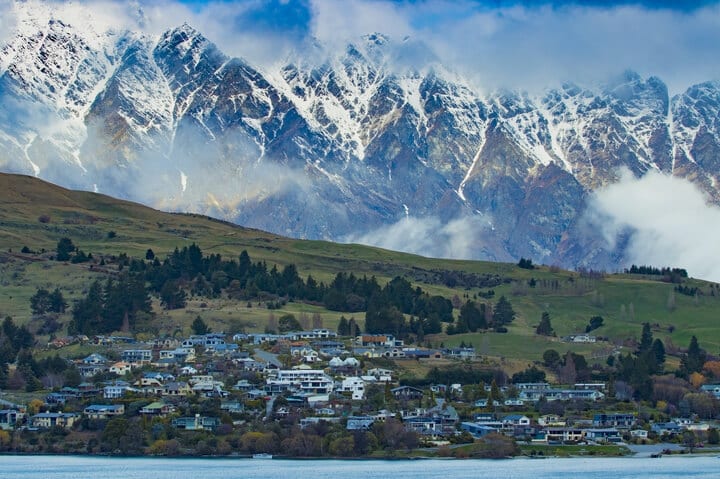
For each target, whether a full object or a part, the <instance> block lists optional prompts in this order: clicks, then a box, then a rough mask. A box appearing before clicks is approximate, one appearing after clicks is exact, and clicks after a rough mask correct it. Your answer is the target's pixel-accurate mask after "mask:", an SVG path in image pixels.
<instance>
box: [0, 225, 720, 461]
mask: <svg viewBox="0 0 720 479" xmlns="http://www.w3.org/2000/svg"><path fill="white" fill-rule="evenodd" d="M20 254H21V255H23V258H25V257H27V258H30V259H31V260H40V258H44V257H43V256H42V255H45V256H48V255H52V257H49V256H48V258H44V259H43V261H56V262H65V263H71V264H73V263H74V264H88V266H87V269H84V270H82V271H87V272H88V273H90V272H92V274H94V275H95V276H94V277H95V278H102V279H103V280H104V282H101V281H100V280H99V279H95V281H93V282H92V283H91V284H89V285H88V284H87V283H85V285H84V286H83V288H82V289H81V292H79V293H78V292H77V291H76V292H75V293H74V295H75V298H74V301H73V305H72V312H71V313H69V309H70V308H69V306H68V302H67V301H66V299H65V297H64V295H63V291H61V290H60V289H59V288H56V289H55V290H54V291H50V290H49V289H46V288H43V287H38V288H37V289H36V291H35V293H34V294H32V296H31V297H30V298H29V303H30V304H29V306H30V310H31V311H32V318H31V321H29V322H26V323H23V324H20V323H18V324H16V322H15V321H14V320H13V318H12V317H10V316H7V317H5V319H4V320H3V321H2V324H1V326H0V451H1V452H14V453H74V454H114V455H115V454H116V455H164V456H206V455H217V456H252V455H256V454H265V455H278V456H287V457H408V456H412V455H425V456H447V457H508V456H514V455H519V454H525V455H529V456H538V455H540V456H544V455H547V454H560V453H562V452H561V451H570V452H569V453H570V454H579V453H585V454H614V455H617V454H624V453H627V452H628V451H629V450H630V449H629V448H628V446H631V445H635V444H662V445H663V449H665V450H666V451H667V452H668V453H669V452H672V451H673V450H680V451H694V450H697V449H698V448H700V447H702V448H703V450H706V451H707V450H713V447H711V446H715V445H718V444H719V443H720V435H719V434H718V422H717V420H718V417H719V416H720V361H719V360H718V358H716V357H714V356H712V355H711V354H709V353H708V352H707V351H705V350H704V349H703V348H702V347H701V346H700V342H699V341H698V338H696V337H695V336H693V337H692V339H691V341H690V344H689V346H688V347H687V348H682V349H681V348H679V347H677V346H674V345H672V344H671V343H670V341H668V342H667V343H668V344H667V346H666V345H665V343H663V341H662V340H661V339H660V338H659V337H654V332H655V331H657V326H654V325H651V324H649V323H643V324H642V329H641V331H638V333H639V339H637V340H635V339H632V341H629V342H628V343H627V344H624V345H622V347H616V348H611V349H610V350H609V352H606V353H605V355H604V356H597V355H595V356H592V357H590V356H588V357H586V356H585V355H583V354H580V353H578V352H575V351H574V350H573V349H572V348H570V346H572V345H577V344H590V345H594V344H595V343H596V342H605V343H607V339H606V338H602V337H599V336H595V334H596V332H597V331H598V330H601V328H602V327H603V325H604V319H603V318H602V317H601V316H593V317H592V318H590V320H589V322H588V324H587V325H583V329H584V332H582V331H578V333H577V334H573V335H569V336H565V337H562V338H560V337H557V335H556V334H555V331H554V328H553V325H552V323H551V317H550V314H549V313H547V312H544V313H543V314H542V317H541V319H540V322H539V324H538V325H537V327H536V328H535V330H534V331H533V332H532V333H531V334H534V335H535V336H537V337H543V338H552V339H551V340H549V341H547V342H546V343H543V344H548V345H552V346H555V349H547V350H545V351H544V353H542V359H541V360H534V361H528V363H526V366H524V369H522V367H521V368H519V369H518V368H517V367H511V365H510V364H508V363H506V362H504V360H503V358H498V357H490V356H489V355H487V354H486V351H484V348H483V347H482V346H481V347H480V350H479V351H478V350H476V348H475V347H474V346H473V345H472V344H467V343H465V342H464V341H461V342H460V343H459V344H456V345H454V346H452V347H445V345H444V344H443V343H442V342H440V341H437V342H434V343H433V342H432V341H431V340H429V339H428V338H432V339H433V340H434V339H435V338H437V337H438V334H439V333H440V334H443V335H441V336H440V337H441V338H450V337H451V336H452V335H455V334H459V335H462V334H466V333H476V334H478V337H481V338H488V337H491V336H492V337H502V336H503V335H506V333H507V332H508V326H510V325H512V323H513V322H514V320H515V316H516V313H515V312H514V310H513V305H512V304H511V301H510V300H509V299H507V298H506V297H505V296H504V295H500V297H499V298H498V299H497V300H495V301H494V304H492V303H490V302H489V301H485V300H488V299H489V298H493V297H494V295H495V293H494V290H493V289H492V288H494V287H500V285H503V284H507V283H509V282H512V281H511V280H508V279H507V278H503V277H501V276H498V275H480V274H466V275H463V274H459V273H458V274H456V275H454V276H453V277H452V278H445V281H447V280H448V279H452V281H453V282H454V283H457V282H461V283H463V284H465V283H466V284H473V285H474V287H476V288H478V287H482V288H483V290H482V292H481V293H475V294H473V296H472V297H470V295H469V294H468V295H466V297H465V298H464V299H465V301H464V303H463V301H462V300H461V299H460V298H453V300H450V299H447V298H446V297H443V296H441V295H432V294H430V293H428V292H427V291H423V290H422V289H421V288H420V287H419V286H413V284H412V283H411V282H410V281H409V280H408V279H406V278H403V277H399V276H398V277H395V278H394V279H392V280H390V281H388V282H387V283H386V284H385V285H381V284H380V282H379V281H378V280H377V279H376V278H375V277H370V278H368V277H366V276H363V277H356V276H354V275H353V274H352V273H345V272H340V273H337V274H336V276H335V278H334V279H333V280H332V281H331V282H329V283H327V284H326V283H324V282H322V281H317V280H315V279H313V278H312V276H311V275H308V276H307V278H306V279H303V278H301V277H300V275H299V273H298V271H297V268H296V267H295V266H294V265H286V266H285V267H284V268H283V269H279V268H278V267H276V266H272V267H268V265H267V264H265V263H264V262H256V263H253V262H252V261H251V259H250V257H249V255H248V254H247V252H246V251H243V252H242V253H241V254H240V255H239V257H238V259H230V260H226V259H223V258H221V257H220V256H219V255H208V256H206V255H203V253H202V251H201V250H200V248H199V247H197V246H196V245H194V244H193V245H192V246H189V247H188V246H186V247H184V248H183V249H177V248H176V249H175V251H174V252H172V253H171V254H170V255H169V256H168V257H167V258H166V259H165V260H164V261H160V260H159V259H158V258H157V257H155V255H154V253H153V252H152V250H150V249H148V251H147V254H146V255H145V258H144V259H137V258H131V257H128V256H127V255H123V254H120V255H117V256H112V257H110V256H107V257H106V256H100V255H96V256H95V257H93V256H92V255H91V254H85V253H84V252H83V251H82V250H80V249H79V248H78V247H77V246H75V245H74V244H73V243H72V241H71V240H70V239H69V238H63V239H61V240H60V241H59V242H58V246H57V249H56V251H55V252H40V253H38V252H33V251H31V250H30V249H29V248H27V247H24V248H23V250H22V252H21V253H20ZM519 266H520V267H521V268H524V269H532V268H534V266H533V265H532V263H531V262H530V261H529V260H524V259H523V260H521V264H520V265H519ZM443 274H444V273H443ZM645 274H655V271H654V270H652V271H649V272H645ZM657 274H658V275H663V277H664V276H668V278H669V279H670V280H672V274H675V275H676V276H677V277H678V278H680V280H682V278H683V277H685V276H686V273H684V271H681V270H677V271H676V270H667V271H665V270H657ZM89 277H90V278H92V277H93V276H92V275H91V276H89ZM570 279H572V280H573V281H572V283H573V284H572V286H571V287H572V288H577V287H578V285H579V284H580V283H581V281H580V280H577V281H575V279H574V278H573V277H570V278H569V279H568V281H569V280H570ZM86 281H87V280H86ZM523 281H525V280H523ZM587 281H595V279H588V280H587ZM533 283H536V284H533ZM580 286H582V284H580ZM527 287H529V288H536V287H537V288H548V290H557V289H560V288H563V287H564V286H563V285H562V284H560V281H559V280H558V279H542V280H539V281H537V282H536V280H535V279H534V277H532V276H531V277H529V279H527ZM711 292H712V293H713V295H714V292H715V287H714V286H713V288H712V290H711ZM680 293H682V292H680ZM188 294H190V295H193V296H194V297H195V298H201V301H204V300H205V298H219V297H222V298H228V301H235V302H242V303H243V304H245V303H247V304H248V305H250V304H251V302H254V304H255V305H256V306H257V307H254V308H253V309H262V310H263V311H265V310H268V311H270V312H272V311H273V310H276V309H278V308H280V307H281V306H282V304H283V302H286V301H298V302H305V303H306V304H313V305H316V306H318V307H322V308H325V309H324V310H327V311H335V312H338V314H341V312H350V313H352V312H363V313H364V320H363V321H362V322H358V321H356V320H355V319H354V317H352V316H351V317H350V319H347V318H345V316H341V317H340V318H339V321H338V322H337V327H336V328H328V327H323V321H322V318H321V317H320V315H319V314H317V315H314V316H313V318H312V321H311V319H310V317H309V316H307V317H301V318H300V319H299V320H298V319H297V318H296V317H295V316H294V315H293V314H289V313H286V314H283V315H282V316H280V317H279V318H275V317H274V316H273V315H272V314H271V315H270V319H271V320H268V323H267V325H266V327H265V330H264V331H263V332H249V331H248V330H249V329H259V328H257V327H255V328H239V329H240V331H233V332H232V333H228V334H225V333H222V332H213V331H212V329H211V327H210V325H209V324H208V323H206V321H205V320H204V319H203V318H202V317H201V316H200V315H198V316H197V317H196V318H195V320H194V321H193V322H192V325H191V326H190V330H191V331H192V334H188V333H189V330H188V329H187V328H186V329H185V330H183V328H179V327H176V326H177V325H174V326H172V331H174V332H173V333H169V332H168V330H167V329H166V330H165V331H164V332H160V329H159V328H158V327H157V322H159V321H160V320H159V319H158V318H157V317H156V312H155V311H156V309H157V307H158V305H160V306H161V307H162V308H163V309H164V310H165V311H171V310H173V309H183V308H184V307H185V304H186V300H187V295H188ZM28 296H30V295H28ZM196 300H197V299H196ZM208 300H209V299H208ZM153 301H154V304H153ZM261 301H262V302H263V303H264V304H263V303H261ZM261 306H264V309H263V308H262V307H261ZM246 310H247V311H250V309H249V308H248V309H246ZM217 324H220V323H218V322H216V323H214V324H213V326H216V325H217ZM256 326H257V325H256ZM533 327H534V326H533ZM153 331H154V332H153ZM433 335H434V336H433ZM461 337H470V336H461ZM46 338H47V339H46ZM666 348H667V349H666ZM671 348H672V349H671ZM563 349H566V350H565V351H564V352H563V351H561V350H563ZM559 350H560V351H559ZM598 351H604V350H602V349H598ZM605 351H607V350H605ZM671 445H672V446H671ZM666 446H667V447H666Z"/></svg>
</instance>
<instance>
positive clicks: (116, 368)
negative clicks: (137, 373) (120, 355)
mask: <svg viewBox="0 0 720 479" xmlns="http://www.w3.org/2000/svg"><path fill="white" fill-rule="evenodd" d="M130 371H132V365H131V364H130V363H126V362H125V361H118V362H117V363H115V364H113V365H112V366H110V372H111V373H115V374H117V375H118V376H124V375H125V374H126V373H129V372H130Z"/></svg>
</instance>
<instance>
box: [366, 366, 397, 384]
mask: <svg viewBox="0 0 720 479" xmlns="http://www.w3.org/2000/svg"><path fill="white" fill-rule="evenodd" d="M392 375H393V372H392V371H391V370H390V369H382V368H373V369H368V370H367V376H371V377H374V378H375V380H376V381H377V382H383V383H385V382H387V383H389V382H392ZM363 379H365V377H363Z"/></svg>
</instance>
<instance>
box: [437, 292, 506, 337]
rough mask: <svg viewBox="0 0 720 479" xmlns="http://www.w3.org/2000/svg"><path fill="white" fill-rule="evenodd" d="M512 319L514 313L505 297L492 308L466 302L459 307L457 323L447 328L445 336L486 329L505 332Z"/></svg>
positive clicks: (484, 304)
mask: <svg viewBox="0 0 720 479" xmlns="http://www.w3.org/2000/svg"><path fill="white" fill-rule="evenodd" d="M514 319H515V311H514V310H513V308H512V304H510V301H508V300H507V298H505V296H500V299H498V302H497V303H495V306H494V307H493V306H492V305H490V304H489V303H478V302H475V301H471V300H468V301H466V302H465V304H464V305H462V306H461V307H460V315H459V316H458V320H457V323H456V324H455V325H449V326H448V327H447V334H451V335H452V334H464V333H468V332H470V333H474V332H476V331H480V330H486V329H494V330H495V331H497V332H507V327H506V326H507V325H508V324H510V323H511V322H513V320H514Z"/></svg>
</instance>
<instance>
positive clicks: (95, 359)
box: [82, 353, 108, 364]
mask: <svg viewBox="0 0 720 479" xmlns="http://www.w3.org/2000/svg"><path fill="white" fill-rule="evenodd" d="M107 362H108V360H107V358H106V357H105V356H103V355H102V354H98V353H93V354H91V355H90V356H87V357H86V358H83V360H82V363H83V364H106V363H107Z"/></svg>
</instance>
